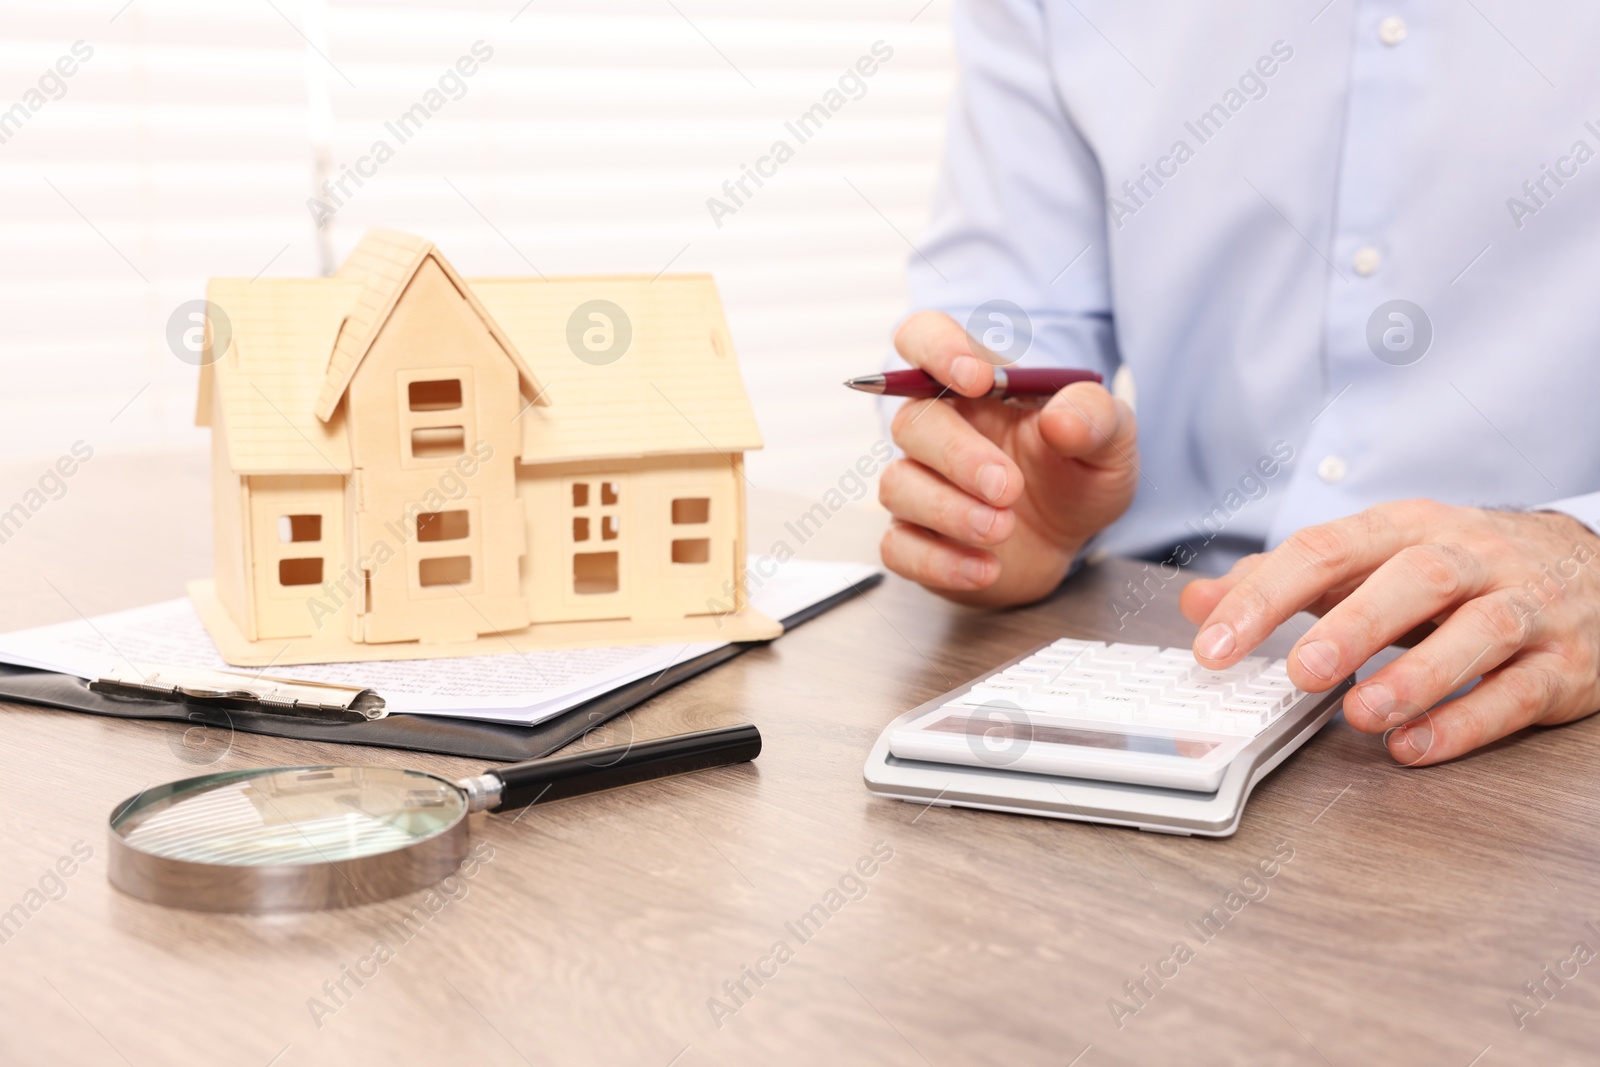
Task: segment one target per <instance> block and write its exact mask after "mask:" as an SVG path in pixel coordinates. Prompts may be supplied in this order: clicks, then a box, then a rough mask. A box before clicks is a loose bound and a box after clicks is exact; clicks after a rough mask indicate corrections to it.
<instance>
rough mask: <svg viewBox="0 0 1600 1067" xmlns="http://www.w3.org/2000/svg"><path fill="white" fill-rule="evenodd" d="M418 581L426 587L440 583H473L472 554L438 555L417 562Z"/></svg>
mask: <svg viewBox="0 0 1600 1067" xmlns="http://www.w3.org/2000/svg"><path fill="white" fill-rule="evenodd" d="M417 582H418V583H419V584H420V585H422V586H423V587H424V588H429V587H432V586H438V585H471V584H472V557H471V556H436V557H435V558H433V559H425V560H422V561H420V562H419V563H418V564H417Z"/></svg>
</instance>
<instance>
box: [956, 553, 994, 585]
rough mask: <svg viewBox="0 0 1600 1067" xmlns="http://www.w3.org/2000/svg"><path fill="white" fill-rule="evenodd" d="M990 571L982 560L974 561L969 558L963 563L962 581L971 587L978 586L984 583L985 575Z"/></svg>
mask: <svg viewBox="0 0 1600 1067" xmlns="http://www.w3.org/2000/svg"><path fill="white" fill-rule="evenodd" d="M988 571H989V567H988V564H986V563H984V561H983V560H981V559H974V558H973V557H971V556H968V557H967V558H966V559H963V560H962V561H961V580H962V581H964V582H966V583H967V584H969V585H977V584H978V583H980V582H982V581H983V578H984V575H985V574H987V573H988Z"/></svg>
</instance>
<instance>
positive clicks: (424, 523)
mask: <svg viewBox="0 0 1600 1067" xmlns="http://www.w3.org/2000/svg"><path fill="white" fill-rule="evenodd" d="M471 532H472V531H471V529H470V523H469V521H468V518H467V513H466V512H465V511H424V512H420V513H419V514H418V515H417V540H418V541H460V540H461V539H462V538H464V537H466V536H467V535H468V534H469V533H471Z"/></svg>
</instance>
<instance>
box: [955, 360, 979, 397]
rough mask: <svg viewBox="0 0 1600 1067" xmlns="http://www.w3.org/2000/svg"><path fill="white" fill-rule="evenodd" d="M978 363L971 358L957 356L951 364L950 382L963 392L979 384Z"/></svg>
mask: <svg viewBox="0 0 1600 1067" xmlns="http://www.w3.org/2000/svg"><path fill="white" fill-rule="evenodd" d="M979 369H980V368H979V366H978V361H977V360H975V359H973V358H972V357H971V356H957V357H956V358H955V359H954V360H953V361H952V362H951V364H950V381H951V383H952V384H954V385H955V387H956V388H958V389H960V390H961V391H962V392H967V391H968V390H971V389H972V388H973V387H974V386H976V385H977V384H978V371H979Z"/></svg>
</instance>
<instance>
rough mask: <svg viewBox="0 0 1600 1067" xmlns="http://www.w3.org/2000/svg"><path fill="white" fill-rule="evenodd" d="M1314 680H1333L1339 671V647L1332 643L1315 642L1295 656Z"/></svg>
mask: <svg viewBox="0 0 1600 1067" xmlns="http://www.w3.org/2000/svg"><path fill="white" fill-rule="evenodd" d="M1295 659H1298V660H1299V661H1300V666H1302V667H1304V668H1305V669H1306V671H1307V673H1309V674H1310V675H1311V676H1312V677H1313V678H1332V677H1333V676H1334V675H1335V674H1336V673H1337V672H1338V670H1339V646H1338V645H1335V644H1334V643H1333V642H1332V641H1313V642H1311V643H1310V644H1309V645H1305V646H1304V647H1302V648H1301V649H1300V651H1299V652H1297V653H1296V654H1295Z"/></svg>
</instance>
